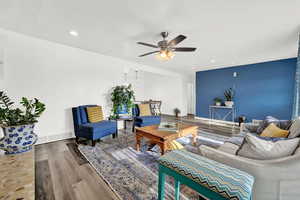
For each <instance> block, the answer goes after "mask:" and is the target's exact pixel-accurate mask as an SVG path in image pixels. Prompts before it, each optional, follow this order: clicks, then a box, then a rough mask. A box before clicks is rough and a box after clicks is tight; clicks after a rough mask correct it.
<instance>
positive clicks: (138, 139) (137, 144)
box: [135, 134, 141, 151]
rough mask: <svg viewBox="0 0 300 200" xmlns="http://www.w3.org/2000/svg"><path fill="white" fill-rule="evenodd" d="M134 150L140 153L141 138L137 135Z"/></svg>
mask: <svg viewBox="0 0 300 200" xmlns="http://www.w3.org/2000/svg"><path fill="white" fill-rule="evenodd" d="M135 137H136V150H137V151H140V147H141V137H140V136H139V135H137V134H136V136H135Z"/></svg>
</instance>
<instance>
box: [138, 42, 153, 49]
mask: <svg viewBox="0 0 300 200" xmlns="http://www.w3.org/2000/svg"><path fill="white" fill-rule="evenodd" d="M138 44H141V45H144V46H147V47H154V48H158V46H157V45H153V44H148V43H145V42H138Z"/></svg>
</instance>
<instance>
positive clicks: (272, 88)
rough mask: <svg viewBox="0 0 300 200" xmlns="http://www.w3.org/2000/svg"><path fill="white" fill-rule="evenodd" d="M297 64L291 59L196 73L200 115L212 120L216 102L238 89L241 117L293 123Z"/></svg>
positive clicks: (236, 98) (198, 114)
mask: <svg viewBox="0 0 300 200" xmlns="http://www.w3.org/2000/svg"><path fill="white" fill-rule="evenodd" d="M296 62H297V59H296V58H290V59H284V60H277V61H271V62H264V63H257V64H250V65H243V66H235V67H229V68H222V69H216V70H207V71H199V72H196V115H197V116H198V117H206V118H208V117H209V111H208V108H209V105H213V104H214V102H213V99H214V98H215V97H221V98H223V99H224V95H223V93H224V90H226V89H228V88H234V89H235V91H236V95H235V99H234V102H235V106H236V109H237V116H239V115H245V116H246V117H247V120H248V121H249V120H252V119H264V118H265V116H268V115H271V116H274V117H276V118H279V119H291V117H292V107H293V94H294V82H295V70H296ZM234 72H236V73H237V77H233V73H234Z"/></svg>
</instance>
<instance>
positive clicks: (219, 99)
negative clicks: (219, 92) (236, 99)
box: [214, 97, 223, 106]
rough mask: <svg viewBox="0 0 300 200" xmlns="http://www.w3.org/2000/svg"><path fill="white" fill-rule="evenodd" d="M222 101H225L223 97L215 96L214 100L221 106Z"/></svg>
mask: <svg viewBox="0 0 300 200" xmlns="http://www.w3.org/2000/svg"><path fill="white" fill-rule="evenodd" d="M222 101H223V99H221V98H219V97H216V98H214V102H215V105H216V106H221V105H222Z"/></svg>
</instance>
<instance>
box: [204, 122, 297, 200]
mask: <svg viewBox="0 0 300 200" xmlns="http://www.w3.org/2000/svg"><path fill="white" fill-rule="evenodd" d="M260 123H262V122H260ZM290 124H291V121H282V122H281V124H279V125H278V126H279V127H281V128H285V129H287V128H288V127H289V126H290ZM258 128H259V124H252V123H251V124H245V125H244V126H243V129H242V131H241V134H240V135H239V136H237V137H235V138H233V139H231V140H230V141H227V142H225V143H224V144H223V145H221V146H220V147H219V148H218V149H215V148H212V147H209V146H205V145H201V146H200V147H199V151H200V154H201V155H203V156H205V157H207V158H210V159H212V160H216V161H218V162H221V163H224V164H226V165H229V166H232V167H235V168H238V169H241V170H243V171H246V172H248V173H250V174H252V175H253V176H255V183H254V188H253V199H254V200H288V199H289V200H290V199H299V197H300V190H299V188H300V173H299V172H300V147H298V148H297V149H296V151H295V153H294V154H293V155H291V156H287V157H284V158H279V159H273V160H255V159H249V158H245V157H241V156H238V155H236V151H237V150H238V148H239V146H240V145H241V143H242V141H243V135H245V134H246V133H247V132H251V133H256V134H258V133H259V131H260V130H258Z"/></svg>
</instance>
